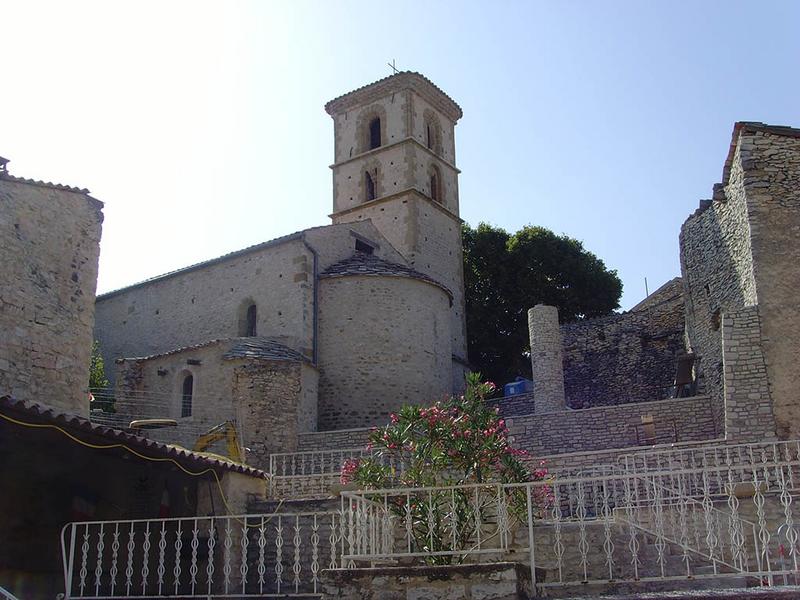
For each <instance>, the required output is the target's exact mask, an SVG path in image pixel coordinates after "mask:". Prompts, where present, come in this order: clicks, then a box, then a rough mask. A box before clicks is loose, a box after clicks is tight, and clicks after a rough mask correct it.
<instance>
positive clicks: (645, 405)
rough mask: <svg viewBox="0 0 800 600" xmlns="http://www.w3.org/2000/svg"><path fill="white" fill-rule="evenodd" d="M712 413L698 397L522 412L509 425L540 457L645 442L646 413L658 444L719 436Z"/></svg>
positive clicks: (517, 443)
mask: <svg viewBox="0 0 800 600" xmlns="http://www.w3.org/2000/svg"><path fill="white" fill-rule="evenodd" d="M714 412H715V411H714V407H713V402H712V400H711V399H710V398H708V397H704V396H699V397H693V398H681V399H676V400H661V401H656V402H639V403H635V404H627V405H619V406H603V407H595V408H587V409H583V410H567V411H564V412H552V413H542V414H532V415H520V416H515V417H509V418H508V419H507V420H506V424H507V425H508V429H509V432H510V434H511V435H512V436H513V438H514V444H515V446H516V447H518V448H522V449H524V450H527V451H528V452H530V453H531V454H533V455H534V456H541V455H546V454H560V453H564V452H589V451H594V450H606V449H611V448H625V447H628V446H637V445H639V444H642V443H644V439H643V431H642V428H641V418H642V416H646V415H650V416H652V417H653V419H654V423H655V433H656V440H655V443H658V444H667V443H673V442H676V441H677V442H687V441H697V440H707V439H715V438H717V437H719V433H720V431H719V429H720V426H719V424H718V423H716V422H715V419H714ZM637 432H638V435H637ZM676 438H677V439H676Z"/></svg>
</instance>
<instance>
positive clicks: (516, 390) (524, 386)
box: [503, 377, 533, 398]
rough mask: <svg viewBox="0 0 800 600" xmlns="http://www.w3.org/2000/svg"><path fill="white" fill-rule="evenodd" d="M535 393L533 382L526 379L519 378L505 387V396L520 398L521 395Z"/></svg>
mask: <svg viewBox="0 0 800 600" xmlns="http://www.w3.org/2000/svg"><path fill="white" fill-rule="evenodd" d="M532 391H533V381H531V380H530V379H525V378H524V377H517V378H516V379H515V380H514V381H512V382H511V383H507V384H505V385H504V386H503V396H505V397H506V398H507V397H509V396H519V395H520V394H527V393H528V392H532Z"/></svg>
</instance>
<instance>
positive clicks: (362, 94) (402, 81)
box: [325, 71, 464, 123]
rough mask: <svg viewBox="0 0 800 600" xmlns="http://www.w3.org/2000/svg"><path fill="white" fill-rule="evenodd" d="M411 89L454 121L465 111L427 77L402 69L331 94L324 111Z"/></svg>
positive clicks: (353, 106) (364, 102)
mask: <svg viewBox="0 0 800 600" xmlns="http://www.w3.org/2000/svg"><path fill="white" fill-rule="evenodd" d="M403 90H413V91H414V92H416V93H417V94H419V95H420V96H422V97H423V98H425V100H427V101H428V102H430V103H431V104H432V105H433V106H434V107H436V109H438V110H440V111H441V112H442V114H444V115H446V116H447V117H448V118H449V119H451V120H452V121H453V122H454V123H455V122H456V121H458V120H459V119H460V118H461V117H462V116H463V115H464V113H463V112H462V110H461V107H460V106H459V105H458V104H456V102H455V101H454V100H453V99H452V98H451V97H450V96H448V95H447V94H445V93H444V92H443V91H442V90H441V89H440V88H439V87H438V86H437V85H436V84H435V83H433V82H432V81H431V80H430V79H428V78H427V77H425V76H424V75H421V74H420V73H416V72H414V71H401V72H400V73H395V74H394V75H389V76H388V77H384V78H383V79H379V80H378V81H375V82H373V83H370V84H368V85H365V86H363V87H360V88H358V89H356V90H353V91H352V92H348V93H346V94H344V95H342V96H339V97H338V98H334V99H333V100H331V101H330V102H328V103H327V104H326V105H325V112H327V113H328V114H329V115H331V116H334V115H336V114H339V113H342V112H344V111H347V110H350V109H352V108H356V107H358V106H363V105H364V104H369V103H370V102H374V101H375V100H378V99H380V98H384V97H385V96H387V95H389V94H393V93H395V92H400V91H403Z"/></svg>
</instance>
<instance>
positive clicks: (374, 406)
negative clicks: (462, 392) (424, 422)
mask: <svg viewBox="0 0 800 600" xmlns="http://www.w3.org/2000/svg"><path fill="white" fill-rule="evenodd" d="M319 319H320V329H319V350H320V352H319V369H320V381H319V428H320V429H323V430H325V429H340V428H349V427H354V426H361V427H364V426H371V425H379V424H383V423H385V422H387V421H388V419H389V413H390V412H392V411H395V410H397V409H399V408H400V406H402V405H403V404H413V403H425V402H432V401H435V400H436V399H438V398H440V397H441V396H443V395H445V394H447V393H449V392H450V388H451V375H450V373H451V361H452V356H451V355H452V352H451V350H450V348H451V346H450V304H449V298H448V296H447V294H446V293H445V291H444V290H442V289H441V288H439V287H438V286H435V285H432V284H430V283H428V282H425V281H421V280H418V279H411V278H404V277H388V276H386V277H384V276H380V277H379V276H352V275H351V276H345V277H326V278H324V279H321V281H320V295H319Z"/></svg>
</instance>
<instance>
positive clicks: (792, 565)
mask: <svg viewBox="0 0 800 600" xmlns="http://www.w3.org/2000/svg"><path fill="white" fill-rule="evenodd" d="M798 466H799V465H798V464H797V462H796V459H795V461H794V462H792V463H791V464H787V463H786V462H785V461H773V462H772V463H770V464H769V465H768V466H767V469H766V471H768V476H769V478H770V481H773V482H774V484H773V487H772V488H767V487H766V486H765V485H764V477H765V470H764V469H762V468H759V469H752V468H751V467H750V466H744V465H739V466H736V465H731V466H730V467H729V468H728V470H727V473H726V476H725V479H726V481H725V482H724V484H723V485H721V486H719V487H717V488H715V487H714V485H712V484H713V483H714V482H715V481H719V479H718V478H717V475H718V474H717V472H716V471H712V470H703V469H702V468H698V469H685V470H682V471H679V472H678V471H654V472H647V473H625V472H623V471H621V470H618V471H617V472H616V473H601V474H598V475H592V476H585V477H571V478H553V479H551V480H550V481H546V482H531V483H525V484H486V485H478V484H476V485H471V486H455V487H442V488H427V489H426V488H404V489H384V490H375V491H357V492H350V491H348V492H343V493H342V511H343V513H342V514H343V517H342V521H341V522H342V525H343V526H344V527H345V532H344V533H343V535H342V546H343V557H342V558H343V561H344V563H345V564H348V565H355V564H357V563H359V562H368V563H378V562H383V561H407V560H409V559H422V560H425V561H427V562H429V563H436V562H440V563H441V562H469V561H474V562H484V561H486V560H496V559H497V557H502V556H508V555H509V554H512V553H513V554H514V555H515V556H517V557H519V556H522V557H524V558H525V559H527V561H529V563H530V566H531V577H532V580H533V581H534V583H535V584H536V585H538V586H541V587H544V588H547V587H553V586H564V585H581V584H586V583H597V584H607V583H609V582H613V581H670V580H685V579H702V578H720V577H738V578H742V579H744V578H745V577H752V578H756V579H757V580H758V581H760V582H762V584H773V583H776V582H780V580H781V578H783V580H784V582H785V581H788V580H791V581H796V578H797V576H798V574H800V571H799V570H798V558H799V557H800V547H798V543H797V542H798V530H797V526H796V525H795V516H794V512H795V506H794V502H793V500H794V499H793V496H792V494H791V484H790V477H791V472H792V470H793V469H795V468H797V467H798ZM748 478H749V481H748V483H749V488H747V489H745V488H744V487H743V485H742V484H743V482H744V481H746V480H748ZM720 479H721V478H720ZM698 481H700V482H701V483H700V486H699V487H698V486H697V482H698ZM542 573H546V575H545V577H544V579H543V578H542V576H541V575H542ZM537 577H538V580H537ZM744 583H745V582H744V581H742V585H744Z"/></svg>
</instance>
